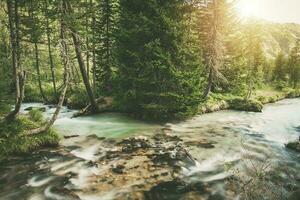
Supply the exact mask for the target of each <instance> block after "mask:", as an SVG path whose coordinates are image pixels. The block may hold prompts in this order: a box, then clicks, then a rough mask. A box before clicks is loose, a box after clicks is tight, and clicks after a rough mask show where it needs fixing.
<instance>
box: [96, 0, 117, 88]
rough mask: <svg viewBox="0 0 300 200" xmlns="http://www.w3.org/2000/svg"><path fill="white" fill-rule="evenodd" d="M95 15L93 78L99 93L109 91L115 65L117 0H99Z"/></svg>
mask: <svg viewBox="0 0 300 200" xmlns="http://www.w3.org/2000/svg"><path fill="white" fill-rule="evenodd" d="M95 16H96V20H95V26H94V29H95V30H94V33H95V38H94V40H95V54H96V55H95V56H96V68H95V76H96V77H95V78H96V82H97V87H98V90H99V93H101V94H107V93H109V92H111V88H112V80H111V79H112V74H113V67H114V65H115V56H114V52H115V33H116V31H117V23H118V19H119V0H99V1H98V4H97V9H96V12H95Z"/></svg>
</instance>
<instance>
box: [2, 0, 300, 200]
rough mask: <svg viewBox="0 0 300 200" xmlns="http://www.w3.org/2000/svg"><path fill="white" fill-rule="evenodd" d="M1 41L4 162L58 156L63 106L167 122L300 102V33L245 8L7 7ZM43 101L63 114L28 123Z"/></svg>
mask: <svg viewBox="0 0 300 200" xmlns="http://www.w3.org/2000/svg"><path fill="white" fill-rule="evenodd" d="M0 37H1V40H0V120H1V125H0V150H1V151H2V153H1V157H3V158H6V157H7V156H8V155H11V154H14V153H24V152H28V151H32V150H34V149H37V148H38V147H39V146H45V145H46V146H56V145H57V144H58V143H59V136H58V135H57V133H56V132H55V130H53V129H52V128H51V127H52V126H53V124H54V123H55V121H56V120H57V118H58V116H59V113H60V111H61V109H62V107H63V106H66V107H68V108H69V109H78V110H79V109H81V111H80V112H79V113H76V114H75V115H74V117H78V116H87V115H94V114H99V113H106V112H116V113H124V114H126V115H129V116H130V117H133V118H135V119H139V120H144V121H147V122H149V121H150V122H154V123H164V122H174V121H176V122H177V121H182V120H187V119H189V118H190V117H193V116H195V115H198V114H204V113H210V112H213V111H218V110H225V109H232V110H239V111H252V112H261V111H262V109H263V105H264V104H266V103H273V102H276V101H278V100H281V99H284V98H291V97H293V98H294V97H299V96H300V25H298V24H293V23H289V24H279V23H275V22H268V21H263V20H258V19H241V18H240V17H239V16H238V14H237V11H236V1H227V0H177V1H174V0H6V1H5V0H1V1H0ZM31 102H40V103H44V104H47V105H55V106H54V107H55V111H54V112H53V113H52V115H51V116H50V117H49V118H48V120H45V119H42V113H41V112H40V111H43V110H42V109H38V110H36V109H32V110H31V111H30V112H29V115H23V114H22V112H21V110H22V105H23V104H24V103H31ZM1 157H0V160H1ZM0 185H1V184H0ZM0 198H1V197H0ZM246 199H247V198H246ZM248 199H251V198H248ZM254 199H255V198H254Z"/></svg>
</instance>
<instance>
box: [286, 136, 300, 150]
mask: <svg viewBox="0 0 300 200" xmlns="http://www.w3.org/2000/svg"><path fill="white" fill-rule="evenodd" d="M299 139H300V138H299ZM285 146H286V148H288V149H291V150H294V151H297V152H298V153H300V140H299V141H297V142H289V143H288V144H286V145H285Z"/></svg>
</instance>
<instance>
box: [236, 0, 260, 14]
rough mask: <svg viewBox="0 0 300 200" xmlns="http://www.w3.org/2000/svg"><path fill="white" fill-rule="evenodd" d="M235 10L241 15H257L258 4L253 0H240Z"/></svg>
mask: <svg viewBox="0 0 300 200" xmlns="http://www.w3.org/2000/svg"><path fill="white" fill-rule="evenodd" d="M237 11H238V13H239V15H240V16H241V17H244V18H247V17H259V6H258V4H257V3H256V1H255V0H251V1H250V0H240V1H239V2H238V4H237Z"/></svg>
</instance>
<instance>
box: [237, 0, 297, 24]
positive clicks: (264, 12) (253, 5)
mask: <svg viewBox="0 0 300 200" xmlns="http://www.w3.org/2000/svg"><path fill="white" fill-rule="evenodd" d="M237 9H238V12H239V13H240V15H241V16H242V17H257V18H262V19H266V20H269V21H273V22H280V23H287V22H292V23H298V24H300V0H238V6H237Z"/></svg>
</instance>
